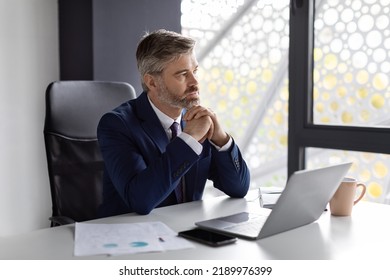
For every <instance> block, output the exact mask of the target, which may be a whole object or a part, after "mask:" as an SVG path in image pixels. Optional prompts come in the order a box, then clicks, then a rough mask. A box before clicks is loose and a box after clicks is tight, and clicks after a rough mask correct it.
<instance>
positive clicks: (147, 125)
mask: <svg viewBox="0 0 390 280" xmlns="http://www.w3.org/2000/svg"><path fill="white" fill-rule="evenodd" d="M135 104H136V114H137V116H138V118H139V119H140V121H141V127H142V128H143V130H144V131H145V133H146V134H148V135H149V137H150V138H151V139H152V140H153V142H154V143H155V144H156V146H157V147H158V149H159V150H160V152H161V153H163V152H165V148H166V146H167V145H168V143H169V139H168V137H167V135H166V133H165V131H164V128H163V127H162V125H161V124H160V120H159V119H158V117H157V115H156V113H155V112H154V111H153V108H152V106H151V105H150V103H149V100H148V97H147V94H146V93H145V92H143V93H142V94H141V96H139V97H138V98H137V100H136V103H135Z"/></svg>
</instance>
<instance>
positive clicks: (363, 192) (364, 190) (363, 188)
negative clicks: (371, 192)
mask: <svg viewBox="0 0 390 280" xmlns="http://www.w3.org/2000/svg"><path fill="white" fill-rule="evenodd" d="M358 187H362V191H361V193H360V195H359V197H358V198H357V199H356V200H355V201H354V202H353V205H355V204H356V203H358V202H359V201H360V200H361V199H362V198H363V196H364V194H365V193H366V185H365V184H363V183H358V184H357V185H356V188H358Z"/></svg>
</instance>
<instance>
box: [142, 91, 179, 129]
mask: <svg viewBox="0 0 390 280" xmlns="http://www.w3.org/2000/svg"><path fill="white" fill-rule="evenodd" d="M148 100H149V103H150V105H151V106H152V109H153V111H154V112H155V113H156V115H157V117H158V119H159V120H160V122H161V125H162V126H163V127H164V129H165V130H169V129H170V127H171V125H172V123H173V122H177V123H179V125H180V122H181V114H180V116H178V117H177V118H176V119H172V118H171V117H169V116H167V115H166V114H164V113H163V112H161V111H160V109H158V108H157V107H156V106H155V105H154V104H153V102H152V101H151V100H150V98H149V96H148Z"/></svg>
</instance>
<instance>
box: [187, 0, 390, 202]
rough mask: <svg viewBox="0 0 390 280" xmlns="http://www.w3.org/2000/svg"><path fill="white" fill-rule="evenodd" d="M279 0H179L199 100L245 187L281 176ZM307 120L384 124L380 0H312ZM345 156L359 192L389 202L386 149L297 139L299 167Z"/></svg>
mask: <svg viewBox="0 0 390 280" xmlns="http://www.w3.org/2000/svg"><path fill="white" fill-rule="evenodd" d="M289 4H290V1H289V0H278V1H266V0H246V1H245V0H207V1H206V0H204V1H202V0H182V33H183V34H186V35H189V36H191V37H193V38H195V39H196V40H197V42H198V44H197V50H196V51H197V57H198V61H199V63H200V70H199V77H200V79H199V80H200V88H201V98H202V103H203V104H204V105H206V106H209V107H211V108H213V110H214V111H215V112H216V113H217V115H218V116H219V119H220V121H221V122H222V124H223V126H224V128H225V129H226V130H227V131H228V132H229V133H230V134H231V135H233V137H234V139H235V140H236V142H237V143H238V144H239V145H240V147H241V150H242V152H243V154H244V157H245V159H246V161H247V163H248V165H249V168H250V170H251V176H252V187H258V186H283V185H284V184H285V182H286V176H287V131H288V46H289V13H290V10H289ZM315 6H316V9H315V21H314V33H315V34H314V57H313V60H314V73H313V78H314V87H313V94H314V96H313V101H314V104H313V116H314V123H315V124H318V125H321V124H326V125H329V124H332V125H353V126H359V125H364V126H387V127H388V126H389V124H390V114H389V110H390V104H389V102H390V98H389V97H390V75H389V73H390V59H389V58H390V0H379V1H378V0H377V1H373V0H345V1H344V0H318V1H316V2H315ZM346 159H349V160H352V161H353V162H354V165H353V167H352V168H351V170H350V174H349V176H353V177H356V178H357V179H359V180H362V181H363V182H365V183H366V184H367V187H368V191H367V193H366V195H365V199H366V200H370V201H375V202H382V203H390V187H389V184H390V182H389V180H390V174H389V170H388V169H389V168H390V157H389V156H388V155H384V154H374V153H361V152H351V151H338V150H327V149H307V167H308V168H315V167H320V166H325V165H328V164H334V163H338V162H341V161H345V160H346Z"/></svg>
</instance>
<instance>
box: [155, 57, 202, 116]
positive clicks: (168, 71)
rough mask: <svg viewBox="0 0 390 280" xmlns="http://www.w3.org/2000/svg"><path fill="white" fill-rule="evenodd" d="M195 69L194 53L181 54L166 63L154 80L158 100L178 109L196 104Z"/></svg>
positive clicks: (197, 91)
mask: <svg viewBox="0 0 390 280" xmlns="http://www.w3.org/2000/svg"><path fill="white" fill-rule="evenodd" d="M197 70H198V62H197V61H196V58H195V55H194V54H185V55H181V56H180V57H179V58H178V59H177V60H175V61H173V62H171V63H168V64H167V66H166V67H165V69H164V71H163V72H162V74H161V75H160V76H158V77H157V80H156V81H157V87H158V89H157V90H158V94H157V97H158V99H159V101H160V102H161V103H164V104H166V105H169V106H172V107H175V108H180V109H182V108H191V107H192V106H194V105H198V104H199V88H198V80H197V76H196V73H197Z"/></svg>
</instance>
